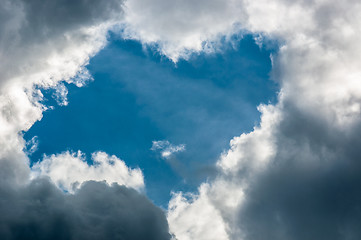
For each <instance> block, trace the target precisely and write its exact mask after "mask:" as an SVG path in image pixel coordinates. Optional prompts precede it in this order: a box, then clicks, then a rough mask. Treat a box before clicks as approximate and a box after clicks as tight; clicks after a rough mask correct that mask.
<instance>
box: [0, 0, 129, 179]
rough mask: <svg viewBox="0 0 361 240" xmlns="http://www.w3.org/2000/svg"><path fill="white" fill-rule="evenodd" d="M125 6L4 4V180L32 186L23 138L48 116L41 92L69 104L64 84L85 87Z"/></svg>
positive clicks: (0, 44) (0, 58)
mask: <svg viewBox="0 0 361 240" xmlns="http://www.w3.org/2000/svg"><path fill="white" fill-rule="evenodd" d="M122 4H123V2H122V1H118V0H114V1H107V2H106V3H100V2H99V1H83V0H77V1H66V0H60V1H52V2H46V3H44V2H43V1H30V2H29V1H22V0H15V1H9V0H2V1H1V4H0V5H1V6H0V16H1V21H0V22H1V23H0V36H1V37H0V62H1V63H2V64H1V66H0V73H1V76H0V113H1V114H0V126H1V127H0V165H1V169H3V170H1V178H2V180H4V181H12V182H14V183H23V182H24V181H27V179H28V178H29V173H30V169H29V167H28V159H27V156H26V155H25V154H24V152H23V148H24V147H25V142H24V140H23V138H22V136H21V134H20V133H21V131H26V130H28V129H29V128H30V127H31V126H32V125H33V124H34V122H35V121H37V120H40V119H41V117H42V113H43V111H44V110H46V106H44V105H42V104H41V101H42V99H43V95H42V93H41V90H40V89H44V88H45V89H46V88H55V89H57V91H56V92H57V100H58V101H59V102H60V103H63V104H66V89H64V87H63V86H64V85H62V84H61V83H60V81H67V82H69V83H75V84H76V85H78V86H81V85H82V84H84V81H87V80H88V79H89V77H90V76H89V74H88V73H87V71H86V69H85V68H84V65H86V64H87V62H88V60H89V58H90V57H91V56H93V55H94V54H95V53H97V52H98V51H99V50H100V49H101V48H102V47H103V46H104V44H105V43H106V33H107V31H108V29H109V28H111V27H112V26H113V24H115V23H116V22H119V21H120V20H121V18H122V16H123V14H122ZM5 169H6V170H5Z"/></svg>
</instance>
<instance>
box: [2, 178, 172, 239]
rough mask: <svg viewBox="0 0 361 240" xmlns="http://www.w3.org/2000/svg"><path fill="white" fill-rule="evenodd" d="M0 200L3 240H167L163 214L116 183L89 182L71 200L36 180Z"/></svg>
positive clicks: (7, 192)
mask: <svg viewBox="0 0 361 240" xmlns="http://www.w3.org/2000/svg"><path fill="white" fill-rule="evenodd" d="M0 195H1V205H0V211H1V217H0V238H1V239H134V240H136V239H139V240H143V239H154V240H158V239H159V240H162V239H170V236H169V233H168V223H167V220H166V218H165V215H164V213H163V211H162V210H161V209H159V208H158V207H156V206H154V204H152V203H151V202H150V201H149V200H148V199H147V198H146V197H145V196H144V195H141V194H139V193H138V192H137V191H135V190H134V189H129V188H126V187H124V186H119V185H117V184H114V185H112V186H110V187H109V186H108V185H106V184H105V183H101V182H91V181H90V182H86V183H84V185H83V186H82V188H81V189H80V190H79V191H77V192H76V193H75V194H73V195H70V194H64V193H63V192H62V191H61V190H59V189H58V188H57V187H56V186H55V185H53V184H52V183H50V182H49V180H47V179H37V180H34V181H33V182H31V183H30V184H29V185H27V186H24V187H21V188H17V189H12V188H9V187H8V186H6V185H2V186H1V187H0Z"/></svg>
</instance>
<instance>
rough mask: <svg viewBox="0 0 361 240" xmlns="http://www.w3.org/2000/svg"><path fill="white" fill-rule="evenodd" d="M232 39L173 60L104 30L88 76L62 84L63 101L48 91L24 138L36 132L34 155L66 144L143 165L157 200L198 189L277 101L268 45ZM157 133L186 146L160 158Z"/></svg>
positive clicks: (38, 156)
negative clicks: (262, 107) (105, 40)
mask: <svg viewBox="0 0 361 240" xmlns="http://www.w3.org/2000/svg"><path fill="white" fill-rule="evenodd" d="M238 38H239V40H237V39H236V38H235V40H234V41H233V43H232V44H231V43H225V44H224V46H223V47H222V49H221V50H220V51H219V52H218V53H212V54H205V53H201V54H194V55H192V56H191V58H190V59H189V60H188V61H185V60H180V61H179V62H178V63H176V64H174V63H173V62H171V61H170V60H169V59H168V58H165V57H162V56H161V55H160V54H158V52H157V51H156V49H153V48H151V47H148V48H143V47H142V45H141V44H140V43H139V42H137V41H133V40H122V39H119V38H116V37H114V36H112V35H110V36H109V41H110V44H109V45H107V47H106V48H105V49H103V50H102V51H101V52H100V53H99V54H97V55H96V56H95V57H94V58H92V59H91V61H90V63H89V65H88V66H87V68H88V69H89V71H90V73H91V74H92V76H93V78H94V81H92V82H89V83H88V84H87V85H86V86H85V87H82V88H77V87H76V86H74V85H67V87H68V88H69V94H68V100H69V104H68V106H57V105H56V104H55V102H54V100H52V92H51V91H47V92H45V97H46V100H45V103H46V104H49V105H54V106H55V109H54V110H51V111H47V112H45V113H44V117H43V119H42V120H41V121H39V122H37V123H35V124H34V125H33V126H32V128H31V129H30V130H29V131H28V132H26V133H25V136H24V138H25V140H30V139H31V138H32V137H34V136H37V137H38V141H39V145H38V150H37V151H36V152H35V153H33V154H32V155H31V156H30V158H31V161H32V162H36V161H38V160H39V159H41V158H42V156H43V154H47V155H49V154H54V153H61V152H63V151H66V150H70V151H77V150H81V151H82V152H84V153H86V154H87V155H88V156H89V155H90V154H91V153H92V152H94V151H105V152H107V153H108V154H114V155H116V156H117V157H119V158H121V159H122V160H124V161H125V162H126V164H127V165H128V166H131V167H139V168H141V169H142V171H143V173H144V177H145V184H146V192H147V195H148V196H149V198H150V199H152V200H153V201H154V202H155V203H156V204H158V205H160V206H163V207H166V206H167V203H168V201H169V198H170V192H171V191H180V190H182V191H195V190H196V188H197V187H198V186H199V184H200V183H201V182H203V181H205V180H206V179H209V178H212V177H213V176H214V175H215V173H216V172H215V171H216V170H215V168H214V163H215V161H216V160H217V158H218V157H219V155H220V154H221V153H222V151H224V150H226V149H228V146H229V140H230V139H231V138H232V137H233V136H236V135H239V134H240V133H242V132H249V131H251V130H252V128H253V127H254V126H255V125H257V123H258V122H259V117H260V114H259V112H258V111H257V109H256V107H257V106H258V105H259V104H260V103H268V102H273V101H274V100H275V98H276V93H277V91H278V88H277V84H276V83H275V82H274V81H272V80H270V76H269V72H270V70H271V62H270V57H269V56H270V54H271V52H272V51H274V49H265V48H262V49H260V48H259V46H258V45H256V44H255V42H254V40H253V37H252V36H251V35H245V36H243V38H240V37H238ZM155 140H168V141H169V142H170V143H171V144H174V145H179V144H185V146H186V150H185V151H183V152H179V153H176V154H174V155H173V156H172V157H171V158H169V159H164V158H162V157H161V156H160V154H159V152H155V151H152V150H150V148H151V147H152V141H155Z"/></svg>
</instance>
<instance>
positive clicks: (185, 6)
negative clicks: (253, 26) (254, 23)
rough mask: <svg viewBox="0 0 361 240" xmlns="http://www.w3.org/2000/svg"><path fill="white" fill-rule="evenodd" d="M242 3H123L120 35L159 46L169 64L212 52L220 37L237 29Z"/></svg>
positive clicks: (150, 0) (161, 0)
mask: <svg viewBox="0 0 361 240" xmlns="http://www.w3.org/2000/svg"><path fill="white" fill-rule="evenodd" d="M243 5H244V4H243V1H242V0H240V1H234V0H229V1H222V0H210V1H209V0H200V1H192V0H186V1H183V0H174V1H164V0H146V1H142V0H132V1H126V2H125V19H124V23H125V30H124V36H125V37H128V38H132V39H137V40H140V41H141V42H143V43H146V44H153V45H157V46H158V47H159V50H160V51H161V53H163V54H165V55H167V56H168V57H170V58H171V59H172V60H173V61H177V60H178V58H180V57H181V58H187V57H188V56H189V55H190V54H192V53H194V52H200V51H206V52H207V51H210V52H212V51H214V50H215V49H217V44H219V43H220V40H221V38H223V37H224V36H226V38H228V37H230V35H232V34H233V33H238V32H239V30H240V26H239V23H240V21H243V19H246V18H247V15H246V14H245V13H244V7H243Z"/></svg>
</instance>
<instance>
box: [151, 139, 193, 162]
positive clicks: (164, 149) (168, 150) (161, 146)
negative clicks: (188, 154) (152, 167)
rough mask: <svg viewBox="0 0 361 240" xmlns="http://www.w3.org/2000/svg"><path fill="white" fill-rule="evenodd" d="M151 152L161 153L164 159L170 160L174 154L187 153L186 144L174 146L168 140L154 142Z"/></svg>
mask: <svg viewBox="0 0 361 240" xmlns="http://www.w3.org/2000/svg"><path fill="white" fill-rule="evenodd" d="M151 150H152V151H160V154H161V156H162V158H165V159H169V158H170V157H171V156H172V155H173V154H175V153H178V152H183V151H185V150H186V146H185V145H184V144H180V145H176V146H174V145H173V144H171V143H170V142H169V141H167V140H165V141H153V142H152V147H151Z"/></svg>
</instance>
